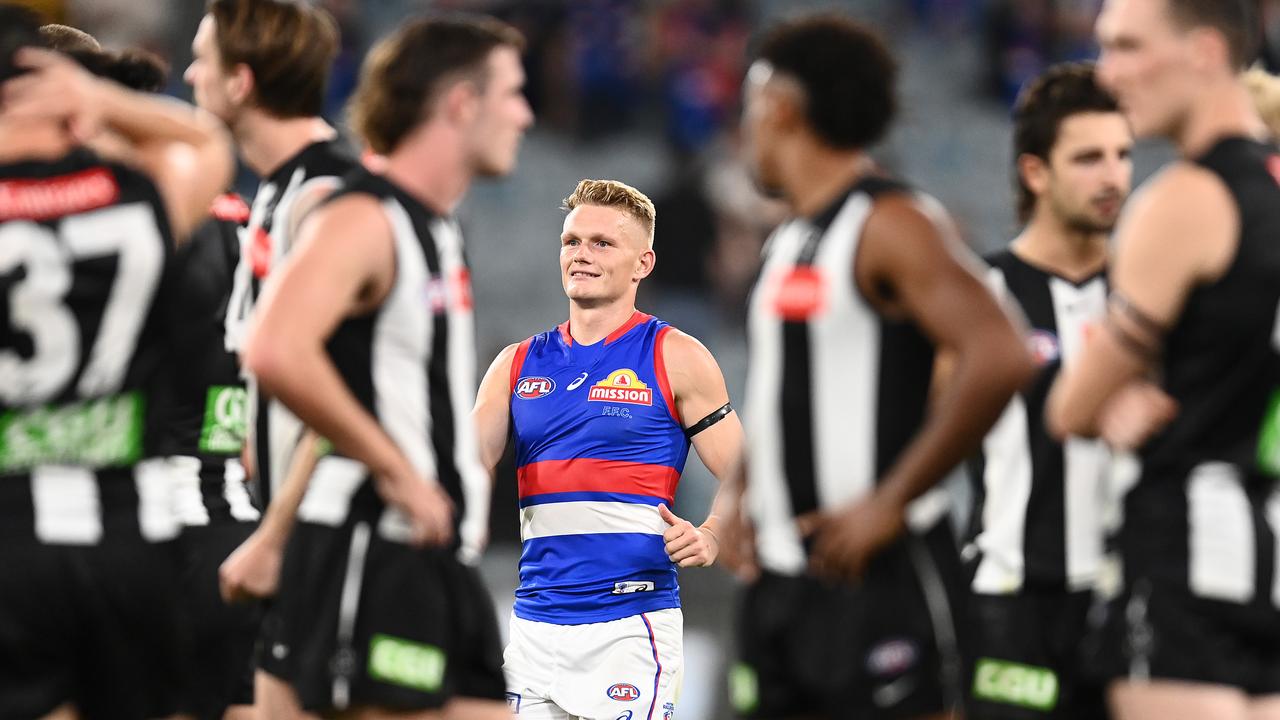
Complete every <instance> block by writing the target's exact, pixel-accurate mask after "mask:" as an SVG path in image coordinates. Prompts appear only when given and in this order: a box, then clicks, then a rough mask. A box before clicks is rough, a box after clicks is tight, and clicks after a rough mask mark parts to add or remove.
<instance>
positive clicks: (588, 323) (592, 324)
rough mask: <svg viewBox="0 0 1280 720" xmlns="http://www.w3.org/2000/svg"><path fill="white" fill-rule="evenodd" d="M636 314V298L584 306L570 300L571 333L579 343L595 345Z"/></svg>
mask: <svg viewBox="0 0 1280 720" xmlns="http://www.w3.org/2000/svg"><path fill="white" fill-rule="evenodd" d="M635 314H636V303H635V298H630V299H627V298H622V299H619V300H618V302H613V303H609V304H607V305H599V306H591V307H583V306H582V305H579V304H578V303H576V302H574V301H572V300H570V301H569V335H571V336H572V337H573V341H574V342H575V343H578V344H579V345H594V344H596V343H598V342H600V341H601V340H603V339H605V338H607V337H609V335H610V334H611V333H613V331H614V330H617V329H618V328H620V327H622V326H623V325H625V324H626V323H627V321H628V320H630V319H631V316H632V315H635Z"/></svg>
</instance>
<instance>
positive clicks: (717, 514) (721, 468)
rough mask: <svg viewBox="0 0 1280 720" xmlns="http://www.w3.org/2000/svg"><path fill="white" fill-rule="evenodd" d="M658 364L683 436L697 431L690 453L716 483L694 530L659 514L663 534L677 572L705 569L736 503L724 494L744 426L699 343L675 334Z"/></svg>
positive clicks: (717, 370)
mask: <svg viewBox="0 0 1280 720" xmlns="http://www.w3.org/2000/svg"><path fill="white" fill-rule="evenodd" d="M662 359H663V363H664V364H665V366H666V368H667V378H668V379H669V380H670V382H671V392H672V394H673V395H675V400H676V412H677V414H678V415H679V416H680V419H681V422H682V423H683V425H684V426H685V428H686V432H693V431H696V432H695V434H694V435H693V439H692V442H693V447H694V449H695V450H697V451H698V457H699V458H700V459H701V460H702V463H703V464H704V465H706V466H707V469H708V470H710V471H711V474H712V475H715V477H716V479H717V480H719V481H720V489H719V491H717V492H716V497H715V500H714V501H713V502H712V504H711V514H710V515H708V516H707V519H706V520H705V521H703V523H702V525H700V526H698V527H694V526H693V523H691V522H689V521H688V520H684V519H681V518H680V517H678V516H676V515H675V514H674V513H672V512H671V510H670V508H667V507H665V506H664V507H660V508H659V512H660V513H661V514H662V517H663V519H664V520H666V521H667V523H668V524H669V525H670V527H668V528H667V531H666V533H664V539H665V540H666V543H667V554H668V555H670V556H671V561H672V562H674V563H676V564H678V565H679V566H680V567H706V566H708V565H711V564H712V563H714V562H715V561H716V557H717V555H719V553H720V537H721V535H722V533H723V532H724V531H723V528H722V526H721V518H723V517H725V516H727V515H728V513H729V511H728V509H727V508H726V504H727V503H731V502H736V501H737V499H738V494H736V493H734V492H732V491H731V490H730V489H729V488H728V478H729V476H730V474H731V472H732V471H733V466H734V464H735V463H737V462H738V459H739V457H740V456H741V454H742V447H743V433H742V423H741V422H739V420H738V414H737V413H736V412H734V411H733V408H732V406H731V405H730V403H729V391H728V389H727V388H726V387H725V383H724V374H723V373H721V372H720V366H719V365H718V364H717V363H716V359H715V358H714V357H712V355H711V352H710V351H709V350H707V348H706V347H705V346H703V344H702V343H700V342H698V341H697V339H695V338H693V337H691V336H689V335H686V334H684V333H682V332H680V331H678V330H673V331H671V332H670V333H668V334H667V336H666V338H665V341H664V343H663V347H662Z"/></svg>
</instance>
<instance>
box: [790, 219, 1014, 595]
mask: <svg viewBox="0 0 1280 720" xmlns="http://www.w3.org/2000/svg"><path fill="white" fill-rule="evenodd" d="M966 255H967V251H966V250H964V248H963V245H962V244H961V242H960V240H959V237H958V236H957V234H956V232H955V230H954V229H953V227H952V226H951V223H950V221H949V220H948V219H947V218H946V217H945V216H944V214H943V213H942V211H941V209H940V208H937V207H936V206H933V205H931V204H926V202H925V201H922V200H917V199H913V198H910V197H907V196H893V197H888V198H885V199H883V200H880V201H879V202H877V204H876V207H875V209H874V210H873V211H872V213H871V216H870V217H869V218H868V220H867V225H866V228H865V230H864V233H863V240H862V245H861V246H860V248H859V251H858V255H857V258H856V260H855V268H854V276H855V280H856V282H857V284H858V287H859V288H860V290H861V291H862V293H863V295H864V296H866V297H868V298H869V299H871V301H872V303H873V304H875V305H876V306H878V308H879V309H880V311H881V312H882V313H884V314H886V315H888V316H891V317H893V316H897V317H905V318H909V319H910V320H911V321H913V322H914V323H915V324H916V325H917V326H918V327H919V328H920V329H921V331H922V332H923V333H924V334H925V335H926V336H927V337H928V338H929V339H931V340H932V341H933V342H934V344H935V346H936V347H937V349H938V352H939V353H944V354H947V355H949V356H951V357H952V358H953V361H952V362H953V369H952V371H951V373H950V375H951V377H950V381H949V382H948V386H947V387H946V388H945V389H944V390H943V392H942V393H941V395H940V396H939V397H938V398H937V399H936V403H935V404H934V406H933V410H932V412H931V413H930V415H929V418H928V419H927V420H926V422H925V424H924V426H923V427H922V428H921V431H920V433H919V434H918V435H917V436H916V437H915V439H914V440H913V441H912V442H911V444H910V445H909V446H907V448H906V449H905V450H904V451H903V453H902V455H901V456H900V458H899V459H898V461H897V462H896V463H895V464H894V465H893V467H891V468H890V469H889V470H888V472H887V474H886V476H885V477H884V478H883V479H882V480H881V482H880V483H879V484H878V486H877V488H876V490H875V491H874V492H873V493H872V494H871V495H870V496H869V497H867V498H865V499H863V500H861V501H859V502H857V503H855V504H854V505H852V506H850V507H849V508H848V509H846V510H845V511H843V512H841V513H838V514H834V515H830V516H825V517H816V518H809V519H807V520H806V522H803V523H802V530H804V531H806V532H807V533H809V534H810V535H811V536H812V537H813V539H814V550H813V555H812V557H813V561H814V564H815V569H817V570H819V571H820V572H824V573H827V574H835V575H841V576H845V577H856V576H858V575H860V574H861V572H862V570H863V569H864V568H865V566H866V563H867V561H868V560H869V558H870V557H871V556H872V555H873V554H875V552H876V551H877V550H879V549H880V548H882V547H883V546H884V545H886V544H887V543H889V542H890V541H892V540H893V539H894V538H895V537H897V536H898V534H900V533H901V532H902V530H903V528H904V526H905V522H906V521H905V514H906V509H907V505H908V503H910V501H911V500H913V499H915V498H916V497H918V496H920V495H921V494H923V493H924V492H925V491H927V490H929V489H930V488H932V487H933V486H934V485H935V484H937V483H938V482H939V481H940V480H941V479H942V478H943V477H944V476H945V475H946V474H947V473H948V472H950V470H951V469H952V468H954V467H955V466H956V465H957V464H959V463H960V462H961V461H962V460H963V459H964V458H965V457H966V456H967V455H968V454H969V453H971V452H972V451H973V449H974V448H975V447H977V445H978V443H980V442H981V441H982V438H983V436H984V434H985V433H986V431H987V430H988V429H989V428H990V427H991V425H992V424H993V423H995V421H996V419H997V418H998V417H999V415H1000V412H1001V411H1002V410H1003V409H1004V407H1005V405H1006V404H1007V403H1008V402H1009V399H1010V398H1011V397H1012V396H1013V394H1014V393H1015V392H1016V391H1017V390H1018V389H1019V388H1021V387H1022V386H1023V385H1024V384H1025V383H1026V382H1027V381H1028V380H1029V379H1030V377H1031V373H1032V370H1033V368H1032V363H1031V359H1030V357H1029V356H1028V355H1027V352H1026V350H1025V349H1024V346H1023V343H1022V340H1021V337H1020V336H1019V333H1018V331H1017V330H1016V329H1015V321H1014V320H1012V319H1011V318H1010V316H1009V315H1008V314H1007V313H1005V311H1004V310H1003V309H1002V308H1001V307H1000V305H999V303H997V302H996V300H995V298H993V297H992V295H991V293H990V292H989V291H988V290H987V288H986V286H985V285H983V283H982V281H981V280H980V279H979V277H978V276H977V274H976V273H975V271H974V270H973V269H972V266H973V263H972V262H971V261H969V260H968V258H967V257H966Z"/></svg>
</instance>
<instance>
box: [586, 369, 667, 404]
mask: <svg viewBox="0 0 1280 720" xmlns="http://www.w3.org/2000/svg"><path fill="white" fill-rule="evenodd" d="M587 400H589V401H590V400H594V401H597V402H615V403H627V404H629V405H652V404H653V388H651V387H649V386H648V385H645V384H644V383H642V382H640V378H638V377H636V373H635V371H634V370H627V369H625V368H624V369H622V370H614V371H613V372H611V373H609V377H607V378H605V379H604V380H601V381H600V382H598V383H596V384H595V385H592V386H591V393H590V394H589V395H587Z"/></svg>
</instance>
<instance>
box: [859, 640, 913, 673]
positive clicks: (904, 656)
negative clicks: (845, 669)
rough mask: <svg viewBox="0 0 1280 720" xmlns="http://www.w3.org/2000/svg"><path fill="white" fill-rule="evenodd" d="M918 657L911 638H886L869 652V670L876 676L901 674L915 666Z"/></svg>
mask: <svg viewBox="0 0 1280 720" xmlns="http://www.w3.org/2000/svg"><path fill="white" fill-rule="evenodd" d="M918 657H919V654H918V653H917V652H916V646H915V644H913V643H912V642H911V641H910V640H904V639H901V638H899V639H896V640H886V641H885V642H882V643H880V644H879V645H876V646H875V647H873V648H871V652H869V653H867V671H868V672H870V673H871V674H872V675H874V676H876V677H892V676H894V675H901V674H902V673H904V672H906V671H908V670H910V669H911V668H913V667H915V665H916V660H917V659H918Z"/></svg>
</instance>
